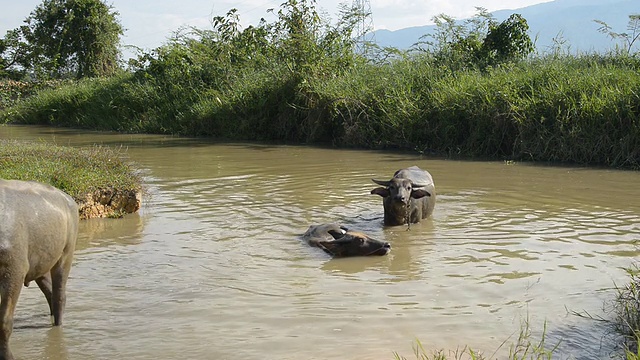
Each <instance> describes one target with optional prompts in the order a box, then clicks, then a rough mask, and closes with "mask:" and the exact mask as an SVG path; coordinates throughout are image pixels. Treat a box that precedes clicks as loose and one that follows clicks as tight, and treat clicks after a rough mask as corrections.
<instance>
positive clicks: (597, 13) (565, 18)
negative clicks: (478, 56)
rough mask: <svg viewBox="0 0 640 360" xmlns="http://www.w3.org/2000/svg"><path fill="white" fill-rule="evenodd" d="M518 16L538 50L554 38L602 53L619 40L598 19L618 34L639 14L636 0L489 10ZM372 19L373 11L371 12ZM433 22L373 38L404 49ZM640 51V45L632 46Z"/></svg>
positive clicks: (568, 0)
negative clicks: (606, 30)
mask: <svg viewBox="0 0 640 360" xmlns="http://www.w3.org/2000/svg"><path fill="white" fill-rule="evenodd" d="M514 13H517V14H520V15H522V16H523V17H524V18H525V19H526V20H527V23H528V24H529V36H530V37H531V39H532V40H534V41H535V42H536V48H537V50H538V51H539V52H542V53H544V52H548V51H549V49H552V48H553V46H554V39H557V40H558V41H560V42H562V43H563V45H562V49H563V50H568V51H569V52H570V53H576V52H606V51H608V50H610V49H612V48H615V46H616V45H617V44H619V43H617V42H616V41H614V40H611V38H610V37H608V36H605V35H604V34H602V33H600V32H598V28H599V27H600V25H599V24H597V23H595V22H594V21H593V20H602V21H604V22H605V23H607V24H608V25H609V26H611V28H612V30H613V31H615V32H618V33H621V32H626V31H627V25H628V22H629V15H631V14H640V1H638V0H555V1H552V2H548V3H543V4H537V5H532V6H528V7H525V8H521V9H514V10H500V11H495V12H493V13H492V14H493V16H494V17H495V18H496V20H498V21H503V20H506V19H507V18H508V17H509V16H511V15H512V14H514ZM374 20H375V14H374ZM434 29H435V25H426V26H417V27H410V28H405V29H400V30H396V31H389V30H377V31H374V35H375V41H376V43H377V44H378V45H380V46H393V47H397V48H399V49H408V48H409V47H411V45H413V44H415V43H416V42H417V41H418V40H419V38H420V37H421V36H423V35H426V34H431V33H433V31H434ZM634 49H635V50H636V51H640V44H636V46H635V47H634Z"/></svg>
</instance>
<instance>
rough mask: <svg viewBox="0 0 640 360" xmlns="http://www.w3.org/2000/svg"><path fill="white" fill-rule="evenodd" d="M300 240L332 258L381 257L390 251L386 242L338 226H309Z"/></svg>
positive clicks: (389, 245)
mask: <svg viewBox="0 0 640 360" xmlns="http://www.w3.org/2000/svg"><path fill="white" fill-rule="evenodd" d="M302 239H303V240H305V241H306V242H307V243H308V244H309V245H311V246H316V247H319V248H321V249H322V250H324V251H325V252H326V253H327V254H329V255H331V256H334V257H347V256H368V255H379V256H383V255H387V254H388V253H389V251H391V244H389V243H388V242H385V241H379V240H375V239H372V238H370V237H369V236H367V235H365V234H363V233H360V232H357V231H352V230H348V229H347V228H345V227H343V226H340V225H338V224H322V225H311V226H309V229H308V230H307V231H306V232H305V233H304V234H303V235H302Z"/></svg>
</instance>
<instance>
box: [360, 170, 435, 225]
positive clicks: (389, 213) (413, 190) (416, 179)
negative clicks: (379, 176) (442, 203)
mask: <svg viewBox="0 0 640 360" xmlns="http://www.w3.org/2000/svg"><path fill="white" fill-rule="evenodd" d="M372 180H373V182H374V183H376V184H378V185H382V186H383V187H379V188H375V189H373V190H371V193H372V194H376V195H380V196H382V198H383V199H382V205H383V206H384V224H385V225H387V226H395V225H403V224H411V223H417V222H420V220H422V219H426V218H427V217H428V216H429V215H431V214H432V213H433V207H434V206H435V204H436V188H435V185H434V183H433V178H432V177H431V174H429V172H428V171H426V170H422V169H420V168H419V167H417V166H412V167H410V168H406V169H400V170H398V171H396V173H395V174H393V177H392V178H391V180H387V181H381V180H375V179H372Z"/></svg>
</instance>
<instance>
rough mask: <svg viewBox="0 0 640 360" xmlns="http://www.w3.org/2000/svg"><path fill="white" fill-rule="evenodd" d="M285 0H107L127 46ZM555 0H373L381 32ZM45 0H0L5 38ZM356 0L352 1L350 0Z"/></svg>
mask: <svg viewBox="0 0 640 360" xmlns="http://www.w3.org/2000/svg"><path fill="white" fill-rule="evenodd" d="M284 1H285V0H238V1H226V0H181V1H175V0H171V1H170V0H107V1H106V3H107V4H111V5H113V7H114V8H115V10H117V11H118V12H119V13H120V21H121V23H122V25H123V27H124V28H125V29H126V31H125V35H124V36H123V38H122V40H123V43H124V44H127V45H136V46H138V47H141V48H144V49H150V48H155V47H157V46H159V45H161V44H162V43H163V42H164V41H165V39H166V38H167V37H168V36H170V35H171V33H172V32H173V31H175V30H177V29H178V28H179V27H181V26H183V25H189V26H196V27H199V28H210V19H211V18H212V16H217V15H224V14H226V13H227V11H229V10H230V9H232V8H237V9H238V10H239V14H240V20H241V22H242V24H243V25H244V26H247V25H251V24H257V22H258V21H259V20H260V18H261V17H264V18H265V19H266V20H267V21H272V20H274V19H275V17H274V16H273V15H272V14H269V13H267V9H270V8H275V9H276V11H277V9H278V8H279V7H280V4H282V3H283V2H284ZM547 1H550V0H417V1H416V0H370V4H371V13H372V14H373V24H374V28H375V29H376V30H378V29H389V30H397V29H401V28H406V27H411V26H420V25H427V24H431V23H432V22H431V19H432V18H433V17H434V16H435V15H438V14H442V13H444V14H447V15H450V16H453V17H454V18H457V19H463V18H467V17H470V16H472V15H474V14H475V12H476V10H475V8H476V7H483V8H486V9H488V10H489V11H495V10H502V9H517V8H521V7H525V6H529V5H534V4H538V3H543V2H547ZM41 2H42V0H0V37H4V34H5V32H6V31H7V30H10V29H14V28H16V27H18V26H20V25H22V22H23V20H24V19H25V18H26V17H27V16H28V15H29V13H30V12H31V11H32V10H33V9H35V7H36V6H37V5H38V4H40V3H41ZM351 2H352V0H347V1H346V3H348V4H350V3H351ZM340 3H345V1H340V0H318V1H317V3H316V4H317V8H318V9H321V10H323V11H324V12H326V13H327V14H329V15H330V16H331V18H332V19H336V18H337V17H338V4H340Z"/></svg>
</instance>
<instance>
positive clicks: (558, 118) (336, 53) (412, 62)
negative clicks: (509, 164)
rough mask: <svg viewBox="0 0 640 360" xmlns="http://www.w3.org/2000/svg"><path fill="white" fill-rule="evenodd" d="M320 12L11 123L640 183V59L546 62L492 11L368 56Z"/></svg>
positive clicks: (194, 42)
mask: <svg viewBox="0 0 640 360" xmlns="http://www.w3.org/2000/svg"><path fill="white" fill-rule="evenodd" d="M313 5H314V3H313V2H312V1H295V0H289V1H287V2H285V3H284V4H283V5H282V7H281V9H280V10H279V11H278V13H277V15H278V20H277V21H275V22H273V23H265V22H263V23H261V24H259V25H258V26H249V27H247V28H245V29H241V27H240V21H239V18H238V15H237V13H236V12H235V11H234V10H231V11H230V12H229V13H228V14H227V15H226V16H218V17H215V18H214V19H213V22H212V24H213V28H212V29H211V30H201V29H194V28H186V29H182V30H181V31H179V32H177V33H176V34H175V36H174V37H173V38H172V39H171V40H170V41H169V42H168V43H167V44H166V45H164V46H162V47H160V48H157V49H155V50H153V51H151V52H149V53H144V54H141V55H140V56H139V57H138V58H137V59H134V60H131V61H130V68H129V70H128V71H121V72H120V73H118V74H117V75H114V76H109V77H97V78H96V77H93V78H83V79H80V80H79V81H74V82H71V83H62V84H61V85H60V86H58V87H56V88H55V89H51V90H47V89H45V90H42V91H39V92H37V93H36V94H35V95H33V96H30V97H28V98H26V99H20V101H16V102H13V103H12V105H11V106H8V107H5V108H4V109H3V110H2V113H1V115H0V119H1V120H0V121H2V122H12V123H25V124H49V125H55V126H71V127H80V128H90V129H100V130H116V131H126V132H148V133H167V134H177V135H185V136H207V137H215V138H224V139H233V140H251V141H254V140H257V141H280V142H297V143H329V144H333V145H335V146H341V147H360V148H375V149H402V150H409V151H416V152H420V153H427V154H439V155H448V156H465V157H475V158H499V159H512V160H532V161H555V162H573V163H579V164H589V165H605V166H612V167H620V168H632V169H638V168H640V105H639V104H640V95H639V94H640V71H639V70H640V58H639V57H638V56H637V54H635V55H634V54H630V53H628V52H625V51H623V50H620V51H618V52H615V53H611V54H584V55H568V54H565V53H563V51H562V50H561V49H555V50H552V51H550V53H549V54H546V55H532V54H531V53H532V50H533V47H532V43H531V40H530V38H529V37H528V35H527V33H526V32H527V29H528V26H527V24H526V20H525V19H523V18H521V17H519V16H517V14H514V15H513V16H512V17H510V18H509V19H507V20H505V21H504V22H502V23H498V22H496V21H495V20H494V19H493V18H492V17H491V15H490V14H488V13H486V12H484V11H482V10H480V11H479V13H478V14H477V16H476V17H474V18H472V19H471V20H469V21H467V22H465V23H463V24H460V23H458V22H455V21H454V20H452V19H450V18H448V17H446V16H444V15H441V16H439V17H437V18H436V20H437V21H438V30H437V32H436V33H435V34H433V35H432V36H430V37H427V38H425V41H424V42H423V43H420V44H416V46H415V47H414V48H413V49H412V50H411V51H406V52H404V51H398V50H395V49H380V48H376V47H375V46H372V45H371V44H369V46H368V47H366V48H365V49H364V50H362V51H356V45H358V39H357V38H356V37H354V36H353V34H354V31H355V29H356V25H357V24H358V21H359V19H361V18H362V16H363V14H359V13H358V12H357V9H349V8H344V9H343V12H342V13H341V15H340V18H339V19H338V21H337V22H336V21H329V20H328V19H326V18H323V17H322V16H321V15H319V14H318V13H317V12H316V10H315V7H314V6H313Z"/></svg>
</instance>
